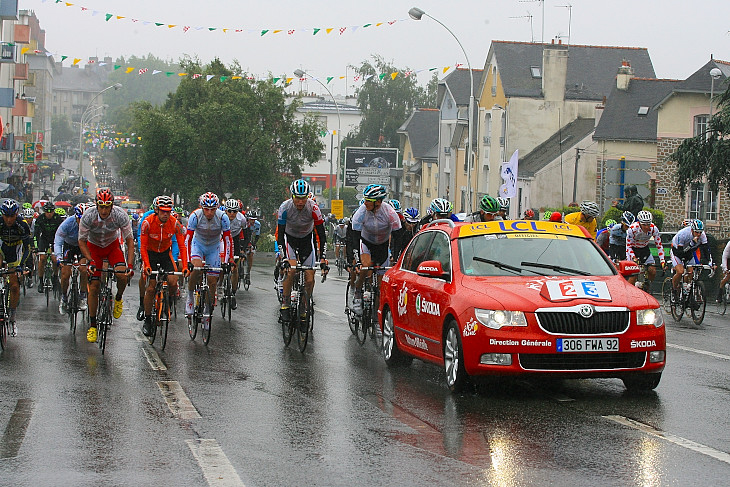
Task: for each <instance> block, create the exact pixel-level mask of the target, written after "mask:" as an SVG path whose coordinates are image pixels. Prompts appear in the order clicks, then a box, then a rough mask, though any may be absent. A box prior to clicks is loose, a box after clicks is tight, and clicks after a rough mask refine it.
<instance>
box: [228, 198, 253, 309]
mask: <svg viewBox="0 0 730 487" xmlns="http://www.w3.org/2000/svg"><path fill="white" fill-rule="evenodd" d="M224 206H225V212H226V215H228V219H229V220H230V221H231V242H232V243H233V257H234V261H235V257H236V256H238V257H239V258H244V257H243V248H242V245H241V243H242V241H243V238H244V232H245V231H246V228H247V227H248V220H246V217H244V216H243V215H242V214H241V206H240V205H239V204H238V200H236V199H233V198H228V199H227V200H226V202H225V205H224ZM231 283H232V284H233V294H236V291H238V266H237V265H234V266H231ZM236 307H237V306H236V303H235V298H234V299H233V301H232V302H231V309H236Z"/></svg>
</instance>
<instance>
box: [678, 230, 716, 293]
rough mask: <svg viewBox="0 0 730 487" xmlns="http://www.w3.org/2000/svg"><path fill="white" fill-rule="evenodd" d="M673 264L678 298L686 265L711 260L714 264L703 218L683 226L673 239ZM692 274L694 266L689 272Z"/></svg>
mask: <svg viewBox="0 0 730 487" xmlns="http://www.w3.org/2000/svg"><path fill="white" fill-rule="evenodd" d="M671 256H672V265H673V266H674V275H673V276H672V287H673V289H674V294H673V297H674V298H675V299H676V298H677V295H678V293H679V284H680V281H681V279H682V274H684V268H685V266H686V265H688V264H689V265H697V264H700V263H701V262H703V261H709V262H710V265H712V254H711V253H710V245H709V244H708V243H707V235H706V234H705V224H704V223H703V222H702V220H692V221H691V223H690V225H689V226H687V227H684V228H682V229H681V230H680V231H678V232H677V234H676V235H675V236H674V238H673V239H672V250H671ZM687 273H688V274H689V275H690V276H691V275H692V268H691V267H690V268H689V269H688V272H687Z"/></svg>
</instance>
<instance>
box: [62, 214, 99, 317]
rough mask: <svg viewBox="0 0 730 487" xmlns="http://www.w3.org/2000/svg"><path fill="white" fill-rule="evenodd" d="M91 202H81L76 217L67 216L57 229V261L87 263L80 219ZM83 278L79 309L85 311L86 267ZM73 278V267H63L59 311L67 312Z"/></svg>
mask: <svg viewBox="0 0 730 487" xmlns="http://www.w3.org/2000/svg"><path fill="white" fill-rule="evenodd" d="M91 206H93V205H91V204H87V203H79V204H78V205H76V206H75V207H74V217H73V218H66V219H65V220H64V221H63V223H61V226H59V227H58V230H56V235H55V236H54V240H53V253H54V255H55V256H56V261H63V262H65V263H67V264H71V263H73V262H74V260H76V259H78V261H79V263H80V264H86V259H85V258H84V254H82V253H81V249H80V248H79V221H80V220H81V217H82V216H83V214H84V212H85V211H86V210H87V209H88V208H90V207H91ZM80 274H81V279H80V281H81V282H80V283H79V294H80V295H81V296H80V297H81V299H80V302H79V309H80V310H82V311H85V310H86V308H87V303H86V289H87V282H88V278H87V273H86V268H84V267H82V268H81V273H80ZM70 278H71V267H69V266H62V267H61V303H60V304H59V305H58V312H59V313H61V314H62V315H63V314H66V311H67V304H68V296H67V294H66V293H67V292H68V284H69V280H70Z"/></svg>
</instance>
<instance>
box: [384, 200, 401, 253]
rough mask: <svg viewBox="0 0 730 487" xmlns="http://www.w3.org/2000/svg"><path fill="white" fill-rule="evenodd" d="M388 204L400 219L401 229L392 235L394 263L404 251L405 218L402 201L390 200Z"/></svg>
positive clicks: (391, 247) (391, 244)
mask: <svg viewBox="0 0 730 487" xmlns="http://www.w3.org/2000/svg"><path fill="white" fill-rule="evenodd" d="M388 204H389V205H390V206H392V207H393V209H394V210H395V212H396V213H397V214H398V218H400V225H401V227H400V229H399V230H394V231H393V232H392V233H391V234H390V255H391V256H392V257H393V261H394V262H395V261H397V260H398V257H399V256H400V253H401V252H402V251H403V247H404V243H403V235H404V233H405V228H404V227H403V222H404V220H405V218H404V217H403V209H402V207H401V204H400V201H398V200H388Z"/></svg>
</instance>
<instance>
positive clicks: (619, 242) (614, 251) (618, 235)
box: [608, 211, 635, 261]
mask: <svg viewBox="0 0 730 487" xmlns="http://www.w3.org/2000/svg"><path fill="white" fill-rule="evenodd" d="M634 220H635V218H634V214H633V213H631V212H630V211H624V213H623V215H621V224H620V225H614V226H612V227H611V230H609V235H608V256H609V257H610V258H611V260H613V261H617V260H626V232H627V231H628V230H629V227H630V226H631V225H632V224H633V223H634Z"/></svg>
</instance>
